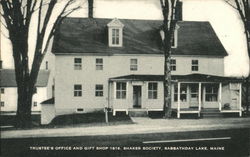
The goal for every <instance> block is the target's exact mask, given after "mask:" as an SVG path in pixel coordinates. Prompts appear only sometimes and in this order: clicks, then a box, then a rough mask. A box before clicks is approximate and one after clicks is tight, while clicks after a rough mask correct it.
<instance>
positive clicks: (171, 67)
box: [170, 59, 176, 71]
mask: <svg viewBox="0 0 250 157" xmlns="http://www.w3.org/2000/svg"><path fill="white" fill-rule="evenodd" d="M173 62H174V63H173ZM170 70H171V71H176V59H171V60H170Z"/></svg>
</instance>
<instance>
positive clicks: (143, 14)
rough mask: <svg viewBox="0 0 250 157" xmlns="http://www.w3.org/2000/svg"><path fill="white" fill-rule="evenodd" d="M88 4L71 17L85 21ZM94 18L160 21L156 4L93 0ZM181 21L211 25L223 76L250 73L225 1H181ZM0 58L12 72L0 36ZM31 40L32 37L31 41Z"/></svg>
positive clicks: (241, 34)
mask: <svg viewBox="0 0 250 157" xmlns="http://www.w3.org/2000/svg"><path fill="white" fill-rule="evenodd" d="M87 11H88V10H87V3H85V6H84V7H83V9H81V10H78V11H77V12H75V13H74V14H72V15H71V16H74V17H86V16H87ZM94 17H102V18H114V17H117V18H127V19H162V13H161V10H160V4H159V0H95V4H94ZM183 19H184V20H186V21H210V23H211V24H212V26H213V28H214V30H215V32H216V34H217V35H218V37H219V38H220V40H221V42H222V44H223V46H224V47H225V49H226V50H227V52H228V53H229V56H228V57H226V58H225V75H226V76H246V75H247V74H248V71H249V61H248V60H249V59H248V58H249V57H248V56H247V50H246V42H245V38H244V30H243V26H242V23H241V21H240V17H239V16H238V14H237V12H236V10H235V9H233V8H232V7H231V6H229V5H228V4H227V3H225V2H224V0H183ZM1 39H2V41H1V50H2V51H1V53H2V54H1V55H2V59H3V60H4V63H3V66H4V67H5V68H13V64H12V55H11V53H10V52H11V47H10V43H9V41H7V40H6V38H5V37H4V36H2V35H1ZM32 40H34V36H31V40H30V41H32Z"/></svg>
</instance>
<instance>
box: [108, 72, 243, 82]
mask: <svg viewBox="0 0 250 157" xmlns="http://www.w3.org/2000/svg"><path fill="white" fill-rule="evenodd" d="M171 77H172V81H173V82H243V81H244V80H243V78H236V77H225V76H215V75H207V74H198V73H196V74H189V75H172V76H171ZM109 80H110V81H163V80H164V75H125V76H118V77H113V78H110V79H109Z"/></svg>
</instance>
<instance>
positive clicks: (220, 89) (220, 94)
mask: <svg viewBox="0 0 250 157" xmlns="http://www.w3.org/2000/svg"><path fill="white" fill-rule="evenodd" d="M221 97H222V83H221V82H220V84H219V110H220V111H221V105H222V104H221V102H222V100H221Z"/></svg>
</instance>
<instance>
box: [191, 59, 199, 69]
mask: <svg viewBox="0 0 250 157" xmlns="http://www.w3.org/2000/svg"><path fill="white" fill-rule="evenodd" d="M198 70H199V61H198V60H192V71H198Z"/></svg>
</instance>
